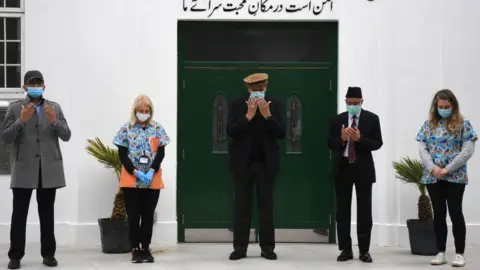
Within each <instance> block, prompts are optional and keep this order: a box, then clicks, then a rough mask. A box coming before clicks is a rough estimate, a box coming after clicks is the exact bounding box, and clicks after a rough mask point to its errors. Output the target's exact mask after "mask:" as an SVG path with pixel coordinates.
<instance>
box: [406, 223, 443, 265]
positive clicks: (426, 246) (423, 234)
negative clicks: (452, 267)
mask: <svg viewBox="0 0 480 270" xmlns="http://www.w3.org/2000/svg"><path fill="white" fill-rule="evenodd" d="M407 227H408V235H409V238H410V250H411V251H412V254H414V255H424V256H433V255H437V253H438V250H437V245H436V244H437V243H436V238H435V230H434V227H433V220H420V219H408V220H407Z"/></svg>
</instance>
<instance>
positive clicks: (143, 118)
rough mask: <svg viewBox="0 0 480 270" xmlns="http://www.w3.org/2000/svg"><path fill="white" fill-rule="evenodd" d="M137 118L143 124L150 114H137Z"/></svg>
mask: <svg viewBox="0 0 480 270" xmlns="http://www.w3.org/2000/svg"><path fill="white" fill-rule="evenodd" d="M137 118H138V120H140V122H145V121H147V120H148V118H150V114H148V113H139V112H137Z"/></svg>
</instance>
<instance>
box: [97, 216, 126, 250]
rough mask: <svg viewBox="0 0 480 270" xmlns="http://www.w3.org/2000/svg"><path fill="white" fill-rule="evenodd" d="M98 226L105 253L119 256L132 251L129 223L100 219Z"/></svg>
mask: <svg viewBox="0 0 480 270" xmlns="http://www.w3.org/2000/svg"><path fill="white" fill-rule="evenodd" d="M98 226H100V238H101V242H102V252H103V253H107V254H119V253H128V252H131V251H132V245H131V243H130V237H129V236H130V234H129V232H128V223H127V221H124V220H112V219H110V218H101V219H98Z"/></svg>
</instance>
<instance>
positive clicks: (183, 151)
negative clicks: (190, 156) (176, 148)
mask: <svg viewBox="0 0 480 270" xmlns="http://www.w3.org/2000/svg"><path fill="white" fill-rule="evenodd" d="M182 160H185V149H182Z"/></svg>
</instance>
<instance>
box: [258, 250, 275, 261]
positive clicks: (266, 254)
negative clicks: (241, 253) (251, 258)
mask: <svg viewBox="0 0 480 270" xmlns="http://www.w3.org/2000/svg"><path fill="white" fill-rule="evenodd" d="M260 256H262V257H263V258H265V259H267V260H276V259H277V254H276V253H275V252H273V251H262V254H260Z"/></svg>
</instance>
